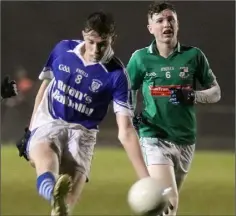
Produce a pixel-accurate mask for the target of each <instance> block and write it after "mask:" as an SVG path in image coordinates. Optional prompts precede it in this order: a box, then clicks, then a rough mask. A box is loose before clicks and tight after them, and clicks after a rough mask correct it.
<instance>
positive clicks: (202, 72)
mask: <svg viewBox="0 0 236 216" xmlns="http://www.w3.org/2000/svg"><path fill="white" fill-rule="evenodd" d="M196 62H197V71H196V74H195V78H196V79H197V80H198V81H199V82H200V84H201V85H202V87H203V88H204V90H200V91H195V90H194V89H186V88H171V89H170V91H171V97H170V102H171V103H173V104H175V105H178V104H184V105H193V104H195V103H216V102H218V101H219V100H220V98H221V90H220V86H219V84H218V82H217V80H216V77H215V75H214V74H213V72H212V70H211V68H210V66H209V63H208V60H207V58H206V57H205V55H204V54H203V52H202V51H201V50H198V53H197V56H196Z"/></svg>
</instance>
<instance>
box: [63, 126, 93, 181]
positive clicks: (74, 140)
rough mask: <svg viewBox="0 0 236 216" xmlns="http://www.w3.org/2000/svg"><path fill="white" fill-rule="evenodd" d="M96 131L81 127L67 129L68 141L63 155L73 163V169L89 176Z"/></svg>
mask: <svg viewBox="0 0 236 216" xmlns="http://www.w3.org/2000/svg"><path fill="white" fill-rule="evenodd" d="M95 144H96V133H93V132H88V131H84V130H81V129H70V130H69V141H68V146H67V149H65V150H64V151H65V155H66V157H67V159H70V160H72V161H73V163H74V164H75V166H74V169H75V170H76V171H78V172H80V173H82V174H84V175H85V176H86V177H87V178H89V173H90V168H91V163H92V158H93V153H94V146H95Z"/></svg>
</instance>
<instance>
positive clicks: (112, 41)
mask: <svg viewBox="0 0 236 216" xmlns="http://www.w3.org/2000/svg"><path fill="white" fill-rule="evenodd" d="M116 38H117V34H114V35H113V36H112V37H111V44H112V45H113V44H114V43H115V40H116Z"/></svg>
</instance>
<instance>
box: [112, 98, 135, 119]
mask: <svg viewBox="0 0 236 216" xmlns="http://www.w3.org/2000/svg"><path fill="white" fill-rule="evenodd" d="M127 107H129V106H128V105H127V104H126V106H122V105H120V104H117V103H116V102H115V101H113V109H114V113H119V114H122V115H125V116H130V117H133V116H134V113H133V111H132V109H129V108H127Z"/></svg>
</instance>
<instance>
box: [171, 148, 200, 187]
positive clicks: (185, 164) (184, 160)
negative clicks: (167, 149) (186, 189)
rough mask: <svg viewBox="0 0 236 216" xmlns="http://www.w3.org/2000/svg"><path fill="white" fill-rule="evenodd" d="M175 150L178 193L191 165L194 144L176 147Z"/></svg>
mask: <svg viewBox="0 0 236 216" xmlns="http://www.w3.org/2000/svg"><path fill="white" fill-rule="evenodd" d="M176 148H177V150H178V157H177V161H178V162H177V168H176V174H175V175H176V183H177V187H178V191H179V192H180V190H181V188H182V186H183V183H184V181H185V179H186V177H187V174H188V172H189V170H190V167H191V164H192V160H193V157H194V152H195V144H193V145H178V146H177V145H176Z"/></svg>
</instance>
